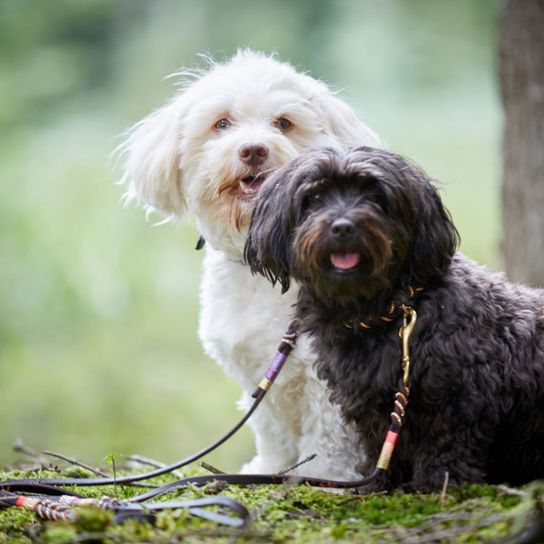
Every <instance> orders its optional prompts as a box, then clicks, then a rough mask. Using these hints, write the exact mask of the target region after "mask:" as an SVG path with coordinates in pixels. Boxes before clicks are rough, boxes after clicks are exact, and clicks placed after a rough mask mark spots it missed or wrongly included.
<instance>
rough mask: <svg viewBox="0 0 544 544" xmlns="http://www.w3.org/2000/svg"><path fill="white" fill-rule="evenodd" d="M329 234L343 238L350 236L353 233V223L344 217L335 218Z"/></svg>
mask: <svg viewBox="0 0 544 544" xmlns="http://www.w3.org/2000/svg"><path fill="white" fill-rule="evenodd" d="M331 234H332V235H333V236H334V237H335V238H342V239H344V240H346V239H348V238H351V237H352V236H353V234H355V223H353V221H350V220H349V219H346V218H345V217H340V218H339V219H335V220H334V221H333V223H332V225H331Z"/></svg>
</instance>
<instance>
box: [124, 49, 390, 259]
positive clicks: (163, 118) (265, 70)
mask: <svg viewBox="0 0 544 544" xmlns="http://www.w3.org/2000/svg"><path fill="white" fill-rule="evenodd" d="M361 145H368V146H374V147H376V146H380V140H379V139H378V137H377V136H376V135H375V134H374V133H373V132H372V131H371V130H370V129H369V128H368V127H366V126H365V125H364V124H363V123H362V122H361V121H360V120H359V119H358V118H357V117H356V116H355V114H354V113H353V111H352V110H351V109H350V108H349V106H347V105H346V104H345V103H344V102H342V101H341V100H339V99H338V98H336V97H335V96H334V94H333V93H332V92H331V91H330V90H329V89H328V88H327V86H326V85H325V84H324V83H322V82H320V81H316V80H315V79H313V78H311V77H310V76H307V75H305V74H301V73H298V72H296V71H295V69H294V68H293V67H292V66H290V65H289V64H286V63H282V62H278V61H277V60H276V59H274V58H273V57H271V56H267V55H264V54H262V53H257V52H253V51H249V50H242V51H239V52H238V53H237V54H236V55H235V56H234V57H233V58H232V59H230V60H229V61H228V62H226V63H224V64H216V63H212V64H211V67H210V68H209V69H208V70H207V71H206V72H204V73H201V74H199V75H198V77H197V78H196V79H193V80H191V81H190V82H189V83H187V84H186V85H185V86H184V87H183V88H182V89H181V90H180V91H179V92H178V94H176V95H175V96H174V97H173V98H172V99H171V100H170V102H169V103H167V104H166V105H165V106H164V107H162V108H161V109H159V110H157V111H155V112H154V113H152V114H151V115H149V116H148V117H146V118H145V119H143V120H142V121H141V122H140V123H138V124H137V125H135V127H134V128H133V129H132V130H131V131H130V133H129V136H128V138H127V140H126V142H125V144H124V145H123V146H122V148H123V150H124V152H125V153H126V163H125V172H124V176H123V181H124V182H125V183H126V184H127V186H128V190H127V198H128V199H133V198H135V199H137V200H138V201H139V202H140V203H143V204H144V205H145V206H146V207H147V208H148V209H150V210H160V211H161V212H163V213H165V214H167V215H168V216H170V217H181V216H182V215H183V214H184V212H185V211H186V210H187V209H188V210H189V211H190V212H191V213H192V214H193V215H194V216H195V218H196V220H197V223H198V227H199V229H200V232H201V233H202V235H203V236H204V238H205V239H206V241H207V242H208V243H210V244H211V245H212V246H213V247H214V248H216V249H218V250H221V251H225V252H227V253H228V254H229V256H231V257H233V258H236V259H237V258H240V257H241V255H242V253H243V247H244V242H245V235H246V230H247V226H248V223H249V219H250V215H251V211H252V210H253V199H254V197H255V194H256V192H257V191H258V189H259V186H260V185H261V183H262V181H263V180H264V179H265V178H266V176H267V175H268V174H269V173H270V172H271V171H273V170H275V169H276V168H278V167H279V166H282V165H283V164H285V163H286V162H288V161H289V160H291V159H292V158H294V157H295V156H296V155H297V154H298V153H300V152H301V151H303V150H305V149H308V148H313V147H324V146H326V147H343V148H345V147H355V146H361Z"/></svg>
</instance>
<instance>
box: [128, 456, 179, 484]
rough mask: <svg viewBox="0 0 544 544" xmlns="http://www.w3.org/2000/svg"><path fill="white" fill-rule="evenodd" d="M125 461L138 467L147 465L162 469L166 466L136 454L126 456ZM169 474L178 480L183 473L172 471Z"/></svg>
mask: <svg viewBox="0 0 544 544" xmlns="http://www.w3.org/2000/svg"><path fill="white" fill-rule="evenodd" d="M126 459H127V461H132V462H133V463H138V464H140V465H148V466H150V467H155V468H164V467H166V466H168V465H166V464H165V463H161V462H160V461H156V460H155V459H151V458H150V457H144V456H143V455H138V454H136V453H135V454H132V455H127V457H126ZM171 474H173V475H174V476H176V478H179V479H181V478H183V477H184V475H183V473H182V472H179V471H178V470H173V471H172V472H171Z"/></svg>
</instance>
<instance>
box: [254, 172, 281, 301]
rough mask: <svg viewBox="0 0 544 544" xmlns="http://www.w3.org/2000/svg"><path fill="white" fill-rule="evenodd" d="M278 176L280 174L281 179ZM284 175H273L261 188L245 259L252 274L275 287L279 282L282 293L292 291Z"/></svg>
mask: <svg viewBox="0 0 544 544" xmlns="http://www.w3.org/2000/svg"><path fill="white" fill-rule="evenodd" d="M278 174H280V175H279V176H278ZM281 174H282V172H281V171H279V172H278V173H276V174H274V175H273V176H271V177H270V178H269V179H268V180H267V181H266V182H265V183H264V185H263V186H262V187H261V189H260V191H259V197H258V201H257V205H256V207H255V211H254V212H253V216H252V218H251V223H250V226H249V234H248V237H247V240H246V245H245V248H244V258H245V260H246V262H247V263H248V264H249V266H250V267H251V271H252V272H254V273H255V272H258V273H259V274H262V275H263V276H265V277H266V278H267V279H268V280H270V281H271V282H272V283H273V284H274V285H275V284H276V283H278V282H279V283H280V285H281V288H282V293H285V292H286V291H287V290H288V289H289V284H290V281H289V253H290V248H291V230H292V229H291V228H290V224H289V223H290V222H289V219H288V204H287V202H286V185H287V184H286V183H285V182H283V181H282V179H281V177H282V176H281Z"/></svg>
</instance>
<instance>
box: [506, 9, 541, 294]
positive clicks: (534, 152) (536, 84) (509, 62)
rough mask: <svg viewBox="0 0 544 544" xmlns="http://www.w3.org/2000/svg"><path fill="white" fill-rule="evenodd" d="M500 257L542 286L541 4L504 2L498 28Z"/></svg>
mask: <svg viewBox="0 0 544 544" xmlns="http://www.w3.org/2000/svg"><path fill="white" fill-rule="evenodd" d="M500 83H501V91H502V101H503V106H504V113H505V125H504V135H503V180H502V201H503V217H502V218H503V240H502V252H503V257H504V264H505V268H506V272H507V274H508V275H509V276H510V278H511V279H513V280H516V281H520V282H524V283H527V284H530V285H533V286H540V287H542V286H544V0H506V1H505V2H504V7H503V12H502V21H501V29H500Z"/></svg>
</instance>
